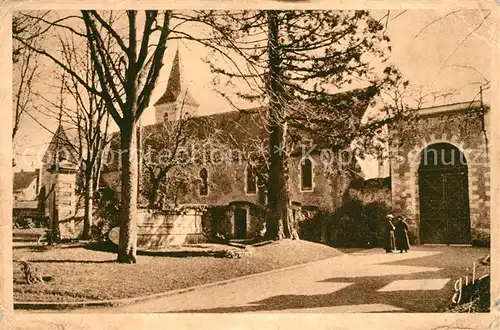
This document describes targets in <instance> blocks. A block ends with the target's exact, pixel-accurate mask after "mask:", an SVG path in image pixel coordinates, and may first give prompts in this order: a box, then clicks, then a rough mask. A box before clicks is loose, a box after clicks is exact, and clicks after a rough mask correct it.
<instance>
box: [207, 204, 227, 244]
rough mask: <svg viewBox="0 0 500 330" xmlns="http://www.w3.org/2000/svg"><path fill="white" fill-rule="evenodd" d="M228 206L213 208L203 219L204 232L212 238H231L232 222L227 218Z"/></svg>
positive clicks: (210, 208) (208, 210)
mask: <svg viewBox="0 0 500 330" xmlns="http://www.w3.org/2000/svg"><path fill="white" fill-rule="evenodd" d="M227 212H228V206H211V207H209V208H208V209H207V211H206V212H205V213H204V215H203V217H202V224H201V225H202V228H203V232H204V233H206V234H207V235H208V236H210V237H224V238H225V239H227V238H229V237H230V235H231V221H230V220H229V218H228V216H227Z"/></svg>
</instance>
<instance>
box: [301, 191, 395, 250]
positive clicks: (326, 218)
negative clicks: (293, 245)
mask: <svg viewBox="0 0 500 330" xmlns="http://www.w3.org/2000/svg"><path fill="white" fill-rule="evenodd" d="M389 213H390V209H389V207H388V206H387V205H386V204H385V203H382V202H372V203H369V204H366V205H364V204H363V203H362V202H361V201H360V200H359V199H356V198H353V199H351V200H349V201H348V202H346V203H345V204H344V205H343V206H341V207H340V208H339V209H337V210H336V211H331V210H327V209H319V210H318V211H317V212H316V213H315V214H314V215H313V216H312V217H309V218H306V219H305V220H303V221H301V222H300V223H299V229H300V237H301V238H302V239H304V240H309V241H313V242H321V241H322V234H323V230H324V229H326V236H327V237H326V242H323V243H328V244H329V245H333V246H339V247H340V246H343V247H373V246H380V245H382V242H383V241H382V237H383V229H384V224H385V217H386V215H387V214H389Z"/></svg>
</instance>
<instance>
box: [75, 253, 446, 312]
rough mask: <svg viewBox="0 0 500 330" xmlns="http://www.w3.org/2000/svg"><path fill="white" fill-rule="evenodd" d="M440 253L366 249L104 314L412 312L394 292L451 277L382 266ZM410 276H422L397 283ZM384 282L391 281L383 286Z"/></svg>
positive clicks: (429, 287) (429, 289)
mask: <svg viewBox="0 0 500 330" xmlns="http://www.w3.org/2000/svg"><path fill="white" fill-rule="evenodd" d="M437 253H439V252H429V251H411V252H410V253H404V254H399V253H395V254H386V253H383V252H380V250H378V249H374V250H367V251H361V252H358V253H353V254H345V255H341V256H338V257H334V258H330V259H326V260H322V261H319V262H316V263H313V264H310V265H307V266H305V267H300V268H295V269H290V270H284V271H279V272H274V273H270V274H262V275H259V276H255V277H251V278H244V279H241V280H237V281H234V282H230V283H227V284H223V285H218V286H214V287H208V288H202V289H197V290H194V291H190V292H186V293H182V294H177V295H173V296H169V297H164V298H158V299H154V300H149V301H145V302H141V303H137V304H134V305H128V306H120V307H114V308H100V309H99V312H100V313H101V312H102V313H107V312H114V313H116V312H133V313H161V312H175V313H180V312H195V313H196V312H215V313H220V312H259V313H263V312H271V313H273V312H274V313H276V312H280V313H283V312H315V313H317V312H334V313H344V312H398V311H400V312H412V310H405V309H404V308H401V307H398V306H394V304H390V303H388V302H391V301H392V302H394V301H395V300H394V299H392V300H391V299H388V297H389V298H390V297H391V296H390V295H391V293H392V294H393V295H394V292H396V291H397V292H399V294H401V292H403V297H404V295H406V294H407V293H408V292H411V291H416V290H417V291H425V292H426V294H431V295H432V294H436V293H437V292H439V290H441V289H442V288H443V287H444V286H445V285H446V284H447V283H448V282H449V281H450V279H449V278H440V277H439V276H438V275H434V273H436V272H438V271H440V270H441V269H440V268H434V267H414V266H402V265H384V264H383V263H387V262H392V261H398V260H405V259H413V258H422V257H427V256H431V255H433V254H437ZM220 271H221V272H223V271H224V269H221V270H220ZM408 275H409V276H410V277H418V278H417V279H415V278H412V279H409V280H408V279H407V280H400V279H398V278H401V277H403V278H404V277H408ZM422 275H424V276H423V277H424V278H422ZM381 278H384V279H385V281H386V282H384V283H382V284H381V282H380V279H381ZM377 279H378V280H377ZM360 286H362V290H361V289H360V288H361V287H360ZM367 292H368V293H367ZM398 299H400V298H398ZM396 301H398V300H396ZM396 305H397V304H396ZM77 312H79V313H81V312H82V310H78V311H77Z"/></svg>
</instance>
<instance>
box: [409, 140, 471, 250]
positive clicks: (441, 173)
mask: <svg viewBox="0 0 500 330" xmlns="http://www.w3.org/2000/svg"><path fill="white" fill-rule="evenodd" d="M467 176H468V171H467V162H466V159H465V156H464V155H463V153H462V152H461V151H460V150H459V149H458V148H456V147H454V146H453V145H450V144H447V143H439V144H433V145H430V146H428V147H427V148H426V149H424V151H423V152H422V157H421V159H420V167H419V192H420V241H421V242H422V243H429V244H468V243H470V218H469V197H468V196H469V193H468V178H467Z"/></svg>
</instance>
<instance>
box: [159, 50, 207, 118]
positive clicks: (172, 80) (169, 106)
mask: <svg viewBox="0 0 500 330" xmlns="http://www.w3.org/2000/svg"><path fill="white" fill-rule="evenodd" d="M154 107H155V119H156V123H162V122H164V121H173V120H179V119H181V118H185V117H186V116H196V115H197V112H198V108H199V104H198V102H196V100H195V99H194V98H193V96H192V95H191V93H190V92H189V87H188V86H187V84H186V81H185V77H184V72H183V67H182V62H181V58H180V54H179V47H177V51H176V52H175V57H174V60H173V62H172V68H171V69H170V76H169V78H168V83H167V89H166V90H165V93H163V95H162V96H161V97H160V98H159V99H158V101H156V103H155V105H154Z"/></svg>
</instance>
